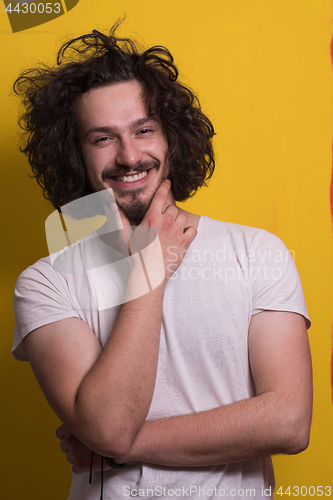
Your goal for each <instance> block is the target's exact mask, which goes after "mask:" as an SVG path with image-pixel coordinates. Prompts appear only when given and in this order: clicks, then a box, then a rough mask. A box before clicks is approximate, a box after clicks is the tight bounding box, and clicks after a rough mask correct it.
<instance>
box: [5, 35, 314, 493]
mask: <svg viewBox="0 0 333 500" xmlns="http://www.w3.org/2000/svg"><path fill="white" fill-rule="evenodd" d="M70 49H75V51H76V52H79V54H80V56H81V57H80V58H79V59H78V60H77V61H76V62H75V61H74V62H73V61H72V60H70V62H68V63H67V64H63V65H60V67H59V68H57V69H39V70H37V71H35V72H33V71H32V72H31V71H29V72H26V73H25V74H23V75H22V76H21V77H20V78H19V79H18V81H17V82H16V86H15V88H16V90H17V92H18V93H22V94H23V95H24V96H25V102H26V105H27V113H26V115H25V117H24V119H23V120H24V121H23V123H24V126H25V128H26V129H27V130H28V131H29V132H30V135H29V138H28V142H27V144H26V146H25V149H24V151H25V152H26V153H27V154H28V155H29V160H30V163H31V165H32V168H33V171H34V173H35V176H36V178H37V180H38V182H39V183H40V184H41V185H42V186H43V188H44V194H45V195H46V196H47V197H48V198H49V199H50V200H51V201H52V203H53V204H54V206H55V207H56V208H59V207H61V206H63V205H65V204H66V203H69V202H71V201H73V200H76V199H78V198H80V197H84V196H87V195H89V194H91V193H96V192H103V191H104V190H105V189H111V190H112V192H113V195H114V198H115V200H116V203H117V208H118V210H119V213H120V216H121V220H122V224H123V225H124V226H125V227H126V228H128V229H127V239H124V241H123V242H122V244H125V245H126V246H127V247H128V249H129V250H130V249H131V244H132V243H133V241H134V240H135V237H136V234H137V231H138V230H139V229H144V228H151V229H153V230H156V232H157V234H158V238H159V242H160V246H161V251H162V254H161V255H162V256H163V266H164V274H165V277H164V279H163V280H162V281H161V283H160V284H159V285H158V286H156V287H155V288H151V289H150V291H149V292H148V293H145V294H144V295H142V296H139V297H138V298H136V299H135V300H130V301H127V302H125V303H124V304H122V305H119V306H115V307H109V308H103V307H100V304H99V302H98V300H97V304H96V302H94V300H93V299H94V294H93V291H92V288H91V282H90V281H89V276H88V272H86V273H81V274H80V273H79V274H75V273H72V274H71V273H67V274H66V273H61V272H60V271H59V270H57V269H55V267H54V266H53V265H52V262H53V260H52V259H51V258H46V259H41V260H40V261H38V262H37V263H36V264H35V265H33V266H31V267H29V268H28V269H27V270H26V271H24V272H23V273H22V275H21V276H20V277H19V279H18V282H17V285H16V290H15V308H16V320H17V321H16V330H15V337H14V345H13V355H14V357H16V358H17V359H22V360H24V359H28V360H29V361H30V363H31V365H32V368H33V370H34V372H35V374H36V377H37V380H38V382H39V384H40V385H41V387H42V390H43V392H44V394H45V396H46V398H47V399H48V401H49V403H50V405H51V406H52V408H53V409H54V410H55V412H56V413H57V414H58V415H59V417H60V418H61V420H62V422H64V425H63V426H61V427H60V428H59V429H58V431H57V435H58V437H59V439H61V449H62V451H64V452H65V453H67V459H68V461H69V462H70V463H71V464H72V469H73V483H72V487H71V492H70V499H71V500H82V499H85V498H86V499H95V498H96V499H97V498H99V495H100V491H101V490H102V492H103V491H104V496H105V498H123V497H124V496H148V497H151V498H157V497H162V498H173V497H175V496H178V497H182V498H185V497H187V496H191V497H192V498H201V497H202V496H207V497H209V498H218V497H222V496H232V497H234V498H241V497H243V496H244V495H247V496H251V497H255V498H262V497H264V496H266V497H267V496H271V495H272V494H273V489H274V476H273V470H272V465H271V460H270V455H271V454H274V453H287V454H293V453H299V452H300V451H302V450H304V449H305V448H306V447H307V445H308V439H309V429H310V422H311V408H312V390H311V388H312V384H311V361H310V354H309V346H308V340H307V333H306V324H307V323H308V324H309V319H308V315H307V310H306V306H305V302H304V297H303V292H302V288H301V284H300V281H299V277H298V274H297V270H296V268H295V265H294V263H293V261H292V259H291V257H290V255H289V253H288V252H287V251H286V248H285V246H284V245H283V243H282V242H281V241H280V240H279V239H278V238H277V237H275V236H273V235H271V234H269V233H267V232H266V231H264V230H260V229H255V228H250V227H245V226H238V225H235V224H230V223H223V222H220V221H215V220H212V219H209V218H208V217H204V216H201V217H199V216H197V215H195V214H191V213H188V212H185V211H184V210H181V209H180V208H178V207H177V205H176V203H175V202H176V201H182V200H184V199H186V198H188V197H189V196H190V195H191V194H193V193H194V192H195V191H196V189H197V188H198V187H199V186H202V185H204V184H205V180H207V179H208V178H209V177H210V176H211V174H212V173H213V170H214V156H213V150H212V145H211V139H212V137H213V134H214V131H213V127H212V125H211V123H210V122H209V120H208V118H207V117H206V116H205V115H204V114H203V113H202V111H201V109H200V106H199V103H198V101H197V100H196V98H195V97H194V96H193V94H192V93H191V91H190V90H189V89H187V88H186V87H184V86H182V85H181V84H180V83H179V82H178V81H177V76H178V73H177V70H176V68H175V66H174V64H173V60H172V57H171V55H170V54H169V52H168V51H167V50H166V49H164V48H162V47H153V48H151V49H149V50H147V51H145V52H143V53H139V52H138V51H137V49H136V47H135V45H134V44H133V42H131V41H129V40H119V39H117V38H115V36H114V30H113V31H112V32H111V34H110V36H106V35H103V34H101V33H99V32H96V31H94V32H93V33H92V34H90V35H85V36H83V37H80V38H78V39H76V40H72V41H70V42H69V43H68V44H66V45H65V46H64V47H63V48H62V49H61V50H60V52H59V58H58V62H59V63H60V59H61V58H63V57H64V54H65V53H66V54H67V51H68V50H70ZM170 181H171V183H170ZM130 226H132V229H130ZM133 226H137V228H136V229H135V228H133ZM133 229H134V230H133ZM80 245H81V246H80ZM77 247H78V248H80V249H81V247H82V243H80V242H78V244H77ZM154 258H155V257H154V255H150V259H152V260H154ZM157 264H158V263H157ZM141 272H142V267H141V263H140V262H138V261H137V263H136V264H134V265H133V266H132V268H131V272H130V276H129V280H128V283H127V285H126V286H127V287H128V289H130V288H131V287H132V286H133V284H135V283H136V282H137V280H138V279H139V278H138V277H139V275H140V273H141ZM107 279H108V278H107V277H105V282H103V294H104V295H107V294H108V293H109V290H111V288H112V286H111V285H112V284H111V282H110V283H108V282H107ZM103 281H104V280H103ZM105 283H106V285H105ZM108 287H110V288H108ZM95 298H96V297H95ZM102 457H105V459H103V458H102ZM123 464H125V465H123ZM90 468H91V469H92V470H93V471H94V473H93V474H92V478H90V479H91V481H90V482H89V481H88V479H89V469H90Z"/></svg>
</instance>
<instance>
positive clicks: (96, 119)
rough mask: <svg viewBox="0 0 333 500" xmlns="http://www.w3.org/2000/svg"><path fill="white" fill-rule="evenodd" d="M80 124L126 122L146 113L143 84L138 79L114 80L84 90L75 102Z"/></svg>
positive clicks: (102, 124) (123, 123)
mask: <svg viewBox="0 0 333 500" xmlns="http://www.w3.org/2000/svg"><path fill="white" fill-rule="evenodd" d="M76 113H77V117H78V120H79V124H80V128H81V129H83V130H84V129H87V127H88V128H89V127H91V126H96V127H98V126H115V127H122V126H126V125H127V124H129V123H132V122H133V121H136V120H139V119H140V118H145V117H147V111H146V107H145V105H144V102H143V88H142V86H141V84H140V83H139V82H138V81H136V80H131V81H129V82H122V83H113V84H111V85H107V86H105V87H98V88H96V89H92V90H89V92H86V93H85V94H83V95H82V96H81V97H80V98H79V99H78V101H77V103H76Z"/></svg>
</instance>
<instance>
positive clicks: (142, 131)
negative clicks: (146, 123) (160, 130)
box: [138, 128, 152, 135]
mask: <svg viewBox="0 0 333 500" xmlns="http://www.w3.org/2000/svg"><path fill="white" fill-rule="evenodd" d="M149 132H152V130H151V129H149V128H143V129H141V130H140V131H139V132H138V135H147V134H149Z"/></svg>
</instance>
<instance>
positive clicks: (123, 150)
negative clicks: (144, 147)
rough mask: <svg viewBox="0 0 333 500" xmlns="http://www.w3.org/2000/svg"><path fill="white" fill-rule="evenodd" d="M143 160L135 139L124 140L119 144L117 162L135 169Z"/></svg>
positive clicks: (127, 138)
mask: <svg viewBox="0 0 333 500" xmlns="http://www.w3.org/2000/svg"><path fill="white" fill-rule="evenodd" d="M142 159H143V155H142V151H141V148H140V146H139V144H137V142H136V141H135V138H131V137H126V138H122V139H121V140H120V141H119V142H118V144H117V156H116V162H117V163H118V164H119V165H125V166H126V167H131V168H132V167H134V165H136V164H137V163H138V162H140V161H141V160H142Z"/></svg>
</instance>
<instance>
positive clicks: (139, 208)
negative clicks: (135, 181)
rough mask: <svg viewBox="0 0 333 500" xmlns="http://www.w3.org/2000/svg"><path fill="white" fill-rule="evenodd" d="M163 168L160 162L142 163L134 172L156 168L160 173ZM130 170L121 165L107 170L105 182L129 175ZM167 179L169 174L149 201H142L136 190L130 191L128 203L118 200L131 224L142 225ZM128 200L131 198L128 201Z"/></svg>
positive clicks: (137, 165) (138, 191) (127, 194)
mask: <svg viewBox="0 0 333 500" xmlns="http://www.w3.org/2000/svg"><path fill="white" fill-rule="evenodd" d="M160 167H161V163H160V162H159V161H158V160H151V161H141V162H139V163H137V164H136V165H135V167H134V168H133V172H144V171H145V170H148V169H151V168H156V170H157V171H158V170H159V169H160ZM129 173H130V172H129V169H128V167H125V166H122V165H119V166H118V167H117V169H113V170H111V169H107V170H105V171H104V172H103V174H102V178H103V180H105V179H106V178H108V177H118V176H119V177H121V176H122V175H125V174H129ZM166 178H167V172H165V175H162V178H161V179H160V182H159V184H158V186H157V187H156V189H155V191H154V192H153V193H152V194H151V196H150V198H149V199H145V200H142V199H141V197H140V192H141V190H140V189H136V190H134V191H133V192H131V191H128V192H127V193H126V198H127V201H126V203H124V202H122V200H121V199H117V200H116V201H117V205H119V207H120V208H121V209H122V211H123V212H124V214H125V215H126V217H127V218H128V220H129V223H130V224H131V225H132V226H138V225H139V224H141V222H142V220H143V218H144V216H145V215H146V213H147V210H148V209H149V207H150V204H151V202H152V199H153V197H154V195H155V193H156V191H157V190H158V188H159V187H160V185H161V184H162V182H163V180H164V179H166ZM128 198H130V199H129V200H128Z"/></svg>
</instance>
